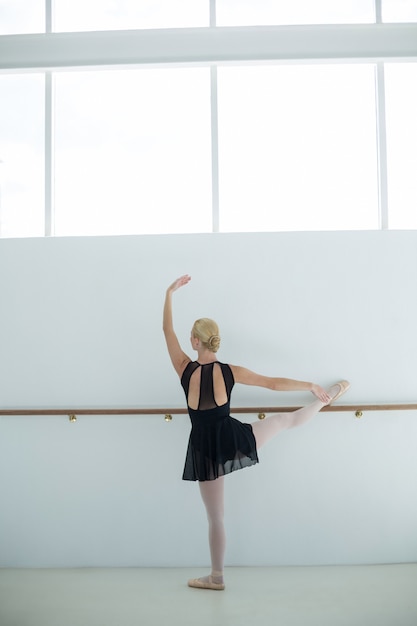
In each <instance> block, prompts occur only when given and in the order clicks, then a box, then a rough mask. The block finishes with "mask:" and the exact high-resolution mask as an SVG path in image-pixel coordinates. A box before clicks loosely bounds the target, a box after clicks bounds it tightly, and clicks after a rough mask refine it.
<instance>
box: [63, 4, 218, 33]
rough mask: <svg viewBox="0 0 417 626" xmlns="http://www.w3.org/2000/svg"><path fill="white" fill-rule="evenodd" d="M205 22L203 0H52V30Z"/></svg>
mask: <svg viewBox="0 0 417 626" xmlns="http://www.w3.org/2000/svg"><path fill="white" fill-rule="evenodd" d="M208 25H209V3H208V1H207V0H176V1H175V2H174V1H173V0H139V1H138V0H118V2H109V1H106V0H54V30H56V31H82V30H119V29H129V30H130V29H135V28H188V27H192V26H208Z"/></svg>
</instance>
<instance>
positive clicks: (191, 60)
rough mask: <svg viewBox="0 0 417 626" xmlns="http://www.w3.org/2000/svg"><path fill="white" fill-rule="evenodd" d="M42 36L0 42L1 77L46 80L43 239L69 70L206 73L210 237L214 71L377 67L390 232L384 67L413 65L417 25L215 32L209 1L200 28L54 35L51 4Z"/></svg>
mask: <svg viewBox="0 0 417 626" xmlns="http://www.w3.org/2000/svg"><path fill="white" fill-rule="evenodd" d="M45 2H46V21H45V31H46V32H45V33H44V34H33V35H3V36H0V72H40V71H43V72H45V78H46V80H45V236H51V235H53V233H54V224H53V221H54V220H53V115H54V109H53V84H52V81H53V72H54V71H56V72H58V71H70V70H71V69H81V68H89V69H98V68H113V69H117V68H120V69H123V68H126V67H137V66H148V67H173V66H174V67H175V66H184V65H185V66H195V65H198V66H201V65H204V66H209V67H210V68H211V69H210V71H211V143H212V155H211V168H212V171H211V175H212V224H213V232H218V231H219V157H218V124H217V115H218V113H217V67H218V66H219V65H225V64H226V65H229V64H232V65H233V64H241V63H244V64H259V63H262V64H263V63H270V62H273V63H302V64H305V63H318V64H320V63H352V62H354V63H370V62H372V63H375V67H376V72H375V86H376V106H377V128H376V135H377V142H376V144H377V162H378V195H379V228H380V229H387V228H388V194H387V152H386V150H387V145H386V127H385V91H384V63H385V62H408V61H413V62H416V61H417V24H414V23H406V24H404V23H393V24H384V23H382V18H381V0H375V6H376V23H375V24H355V25H340V24H339V25H325V26H316V25H311V26H305V25H302V26H268V27H258V26H254V27H223V28H217V27H216V12H215V0H210V2H209V8H210V26H209V27H207V28H206V27H204V28H185V29H181V28H179V29H163V30H161V29H157V30H133V31H96V32H79V33H53V32H52V23H53V15H52V9H53V2H52V0H45Z"/></svg>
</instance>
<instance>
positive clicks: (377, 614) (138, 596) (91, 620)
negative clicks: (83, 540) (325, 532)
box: [0, 564, 417, 626]
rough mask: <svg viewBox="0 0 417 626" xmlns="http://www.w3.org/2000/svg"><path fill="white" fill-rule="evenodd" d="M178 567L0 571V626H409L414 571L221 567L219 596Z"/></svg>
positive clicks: (412, 623) (415, 610)
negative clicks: (193, 586) (223, 581)
mask: <svg viewBox="0 0 417 626" xmlns="http://www.w3.org/2000/svg"><path fill="white" fill-rule="evenodd" d="M204 573H205V572H204V571H201V570H199V571H195V570H184V569H158V568H155V569H134V568H132V569H58V570H52V569H50V570H48V569H43V570H37V569H32V570H30V569H0V625H1V626H133V625H134V626H154V625H155V626H163V625H165V624H170V625H172V626H176V625H178V626H180V625H181V626H191V625H193V626H195V625H197V626H215V625H216V626H217V625H218V626H248V625H251V626H253V625H254V624H255V625H256V626H316V625H317V626H374V625H375V626H416V625H417V564H406V565H382V566H357V567H347V566H344V567H276V568H253V567H252V568H240V567H239V568H229V569H228V570H227V571H226V585H227V587H226V590H225V591H205V590H200V589H190V588H189V587H187V586H186V580H187V578H188V577H194V576H198V575H202V574H204Z"/></svg>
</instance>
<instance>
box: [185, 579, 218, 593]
mask: <svg viewBox="0 0 417 626" xmlns="http://www.w3.org/2000/svg"><path fill="white" fill-rule="evenodd" d="M188 586H189V587H196V588H197V589H214V590H215V591H223V590H224V588H225V584H224V583H215V582H214V581H213V576H207V579H202V578H191V580H189V581H188Z"/></svg>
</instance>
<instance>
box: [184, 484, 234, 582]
mask: <svg viewBox="0 0 417 626" xmlns="http://www.w3.org/2000/svg"><path fill="white" fill-rule="evenodd" d="M199 486H200V493H201V497H202V499H203V502H204V505H205V507H206V512H207V519H208V524H209V545H210V555H211V574H210V576H205V577H204V578H197V579H193V580H189V581H188V584H189V586H190V587H200V588H205V589H218V590H221V589H224V581H223V563H224V552H225V549H226V534H225V530H224V476H220V477H219V478H216V480H206V481H203V482H200V483H199Z"/></svg>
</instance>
